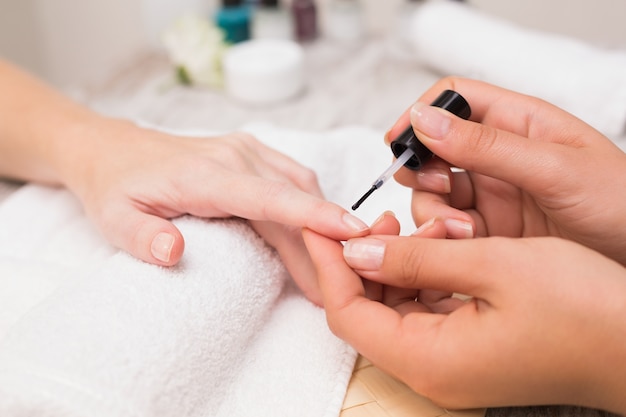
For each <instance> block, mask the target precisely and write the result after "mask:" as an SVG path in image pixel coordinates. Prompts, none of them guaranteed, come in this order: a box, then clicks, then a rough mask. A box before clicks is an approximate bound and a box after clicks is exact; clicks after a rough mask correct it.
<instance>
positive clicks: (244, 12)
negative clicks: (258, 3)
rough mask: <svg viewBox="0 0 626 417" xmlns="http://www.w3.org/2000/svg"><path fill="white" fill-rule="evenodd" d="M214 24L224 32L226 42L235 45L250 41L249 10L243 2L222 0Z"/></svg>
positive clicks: (239, 0)
mask: <svg viewBox="0 0 626 417" xmlns="http://www.w3.org/2000/svg"><path fill="white" fill-rule="evenodd" d="M215 23H216V24H217V26H219V27H220V28H221V29H222V30H223V31H224V34H225V40H226V42H230V43H237V42H243V41H247V40H248V39H250V9H249V8H248V6H247V5H245V4H244V2H243V0H222V8H221V9H220V10H219V11H218V12H217V14H216V15H215Z"/></svg>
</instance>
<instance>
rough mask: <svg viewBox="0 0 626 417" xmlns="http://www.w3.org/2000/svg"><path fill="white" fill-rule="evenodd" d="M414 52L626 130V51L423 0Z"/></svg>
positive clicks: (611, 130)
mask: <svg viewBox="0 0 626 417" xmlns="http://www.w3.org/2000/svg"><path fill="white" fill-rule="evenodd" d="M412 31H413V35H412V40H413V45H414V48H415V53H416V54H417V55H418V57H419V59H420V60H421V61H422V62H423V63H425V64H426V65H428V66H430V67H432V68H434V69H436V70H438V71H440V72H442V73H444V74H446V75H460V76H465V77H471V78H476V79H481V80H484V81H487V82H490V83H493V84H496V85H500V86H502V87H505V88H509V89H512V90H515V91H519V92H522V93H525V94H529V95H533V96H536V97H540V98H543V99H545V100H547V101H549V102H551V103H553V104H555V105H557V106H559V107H561V108H563V109H565V110H567V111H569V112H570V113H572V114H574V115H575V116H577V117H579V118H580V119H582V120H584V121H586V122H587V123H589V124H591V125H592V126H594V127H595V128H596V129H598V130H600V131H602V132H603V133H604V134H606V135H609V136H612V137H615V136H618V135H620V134H622V133H623V132H624V129H625V128H626V51H623V50H615V51H613V50H605V49H601V48H598V47H595V46H593V45H590V44H586V43H584V42H582V41H579V40H575V39H572V38H568V37H565V36H561V35H557V34H553V33H547V32H542V31H539V30H533V29H530V28H526V27H523V26H521V25H516V24H514V23H512V22H509V21H506V20H504V19H500V18H497V17H494V16H491V15H489V14H487V13H484V12H481V11H479V10H477V9H476V8H474V7H471V6H468V5H465V4H461V3H458V2H451V1H434V2H426V3H424V4H423V5H422V6H421V7H420V8H419V10H418V12H417V13H416V14H415V16H414V19H413V23H412Z"/></svg>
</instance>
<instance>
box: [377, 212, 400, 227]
mask: <svg viewBox="0 0 626 417" xmlns="http://www.w3.org/2000/svg"><path fill="white" fill-rule="evenodd" d="M387 216H391V217H396V215H395V213H394V212H393V211H390V210H387V211H385V212H384V213H383V214H381V215H380V216H378V218H377V219H376V220H374V223H372V227H374V226H376V225H377V224H378V223H380V222H382V221H383V220H385V217H387Z"/></svg>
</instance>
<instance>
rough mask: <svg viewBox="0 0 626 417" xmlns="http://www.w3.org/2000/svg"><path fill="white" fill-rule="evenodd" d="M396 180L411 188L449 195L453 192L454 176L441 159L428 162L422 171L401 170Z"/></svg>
mask: <svg viewBox="0 0 626 417" xmlns="http://www.w3.org/2000/svg"><path fill="white" fill-rule="evenodd" d="M394 179H395V180H396V181H397V182H398V183H400V184H402V185H404V186H406V187H410V188H414V189H419V190H424V191H431V192H434V193H439V194H448V193H450V192H451V191H452V180H453V175H452V172H451V170H450V165H449V164H448V163H447V162H445V161H443V160H442V159H440V158H433V159H431V160H430V161H428V162H427V163H426V164H425V165H424V166H423V167H422V168H421V169H420V170H418V171H413V170H411V169H408V168H403V169H400V170H399V171H398V172H397V173H396V174H395V175H394Z"/></svg>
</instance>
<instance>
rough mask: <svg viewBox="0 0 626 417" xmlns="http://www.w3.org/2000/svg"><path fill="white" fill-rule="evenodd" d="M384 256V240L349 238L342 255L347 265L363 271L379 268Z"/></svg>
mask: <svg viewBox="0 0 626 417" xmlns="http://www.w3.org/2000/svg"><path fill="white" fill-rule="evenodd" d="M384 256H385V242H383V241H382V240H378V239H371V238H362V239H350V240H349V241H347V242H346V244H345V246H344V247H343V257H344V258H345V260H346V262H348V265H350V266H351V267H352V268H354V269H360V270H363V271H375V270H377V269H380V267H381V265H382V264H383V257H384Z"/></svg>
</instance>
